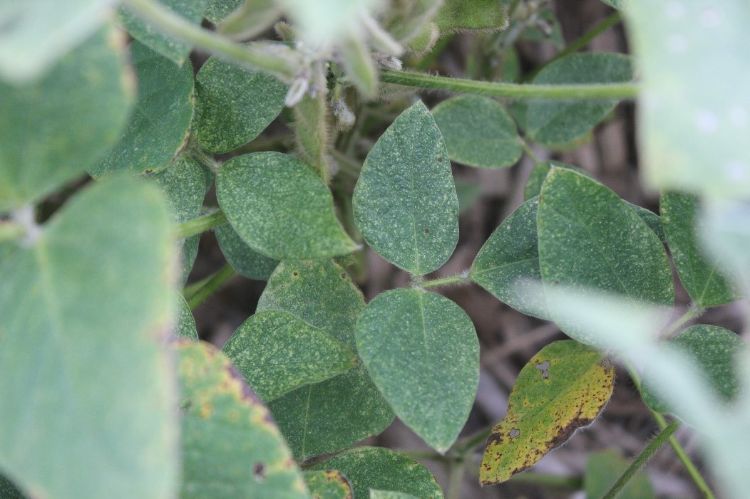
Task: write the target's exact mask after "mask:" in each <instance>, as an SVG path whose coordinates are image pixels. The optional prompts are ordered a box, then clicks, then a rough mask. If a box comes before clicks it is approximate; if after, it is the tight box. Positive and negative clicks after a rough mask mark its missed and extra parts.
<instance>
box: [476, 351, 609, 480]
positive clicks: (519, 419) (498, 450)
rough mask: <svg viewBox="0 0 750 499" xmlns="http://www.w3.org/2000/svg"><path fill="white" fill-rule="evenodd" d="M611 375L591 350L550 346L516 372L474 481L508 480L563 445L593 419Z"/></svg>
mask: <svg viewBox="0 0 750 499" xmlns="http://www.w3.org/2000/svg"><path fill="white" fill-rule="evenodd" d="M614 382H615V370H614V367H613V366H612V364H611V363H610V362H609V361H607V360H606V359H604V358H603V357H602V356H601V355H600V354H599V353H598V352H597V351H596V350H593V349H591V348H589V347H586V346H584V345H582V344H580V343H578V342H576V341H573V340H563V341H555V342H553V343H550V344H549V345H547V346H546V347H544V348H543V349H542V350H540V351H539V353H537V354H536V355H534V356H533V357H532V358H531V360H530V361H529V362H528V363H527V364H526V365H525V366H524V367H523V369H521V372H520V373H519V375H518V378H516V384H515V385H514V386H513V391H512V392H511V394H510V398H509V400H508V412H507V413H506V416H505V418H504V419H503V420H502V421H500V422H499V423H498V424H497V425H495V427H494V428H492V433H491V434H490V436H489V438H488V439H487V448H486V449H485V451H484V457H483V459H482V465H481V467H480V469H479V480H480V482H481V483H482V484H483V485H489V484H497V483H501V482H504V481H506V480H508V479H509V478H510V477H511V476H513V475H514V474H516V473H519V472H521V471H523V470H525V469H527V468H529V467H531V466H533V465H534V464H536V463H537V462H539V460H540V459H541V458H542V457H543V456H544V455H545V454H547V453H548V452H549V451H551V450H552V449H554V448H555V447H558V446H560V445H562V444H563V443H565V442H566V441H567V440H568V439H569V438H570V437H571V435H573V432H575V431H576V430H577V429H578V428H581V427H583V426H587V425H588V424H589V423H591V422H592V421H593V420H594V419H596V417H597V416H598V415H599V413H600V412H601V410H602V409H603V408H604V406H605V405H606V404H607V402H608V401H609V398H610V396H611V395H612V390H613V388H614Z"/></svg>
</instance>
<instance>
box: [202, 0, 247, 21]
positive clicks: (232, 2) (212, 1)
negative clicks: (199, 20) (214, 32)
mask: <svg viewBox="0 0 750 499" xmlns="http://www.w3.org/2000/svg"><path fill="white" fill-rule="evenodd" d="M243 1H244V0H208V6H207V7H206V14H205V15H206V19H208V20H209V21H211V22H212V23H214V24H218V23H219V21H222V20H223V19H224V18H226V17H227V16H228V15H229V14H231V13H232V11H234V10H235V9H237V8H239V6H240V5H242V3H243Z"/></svg>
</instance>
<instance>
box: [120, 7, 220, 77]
mask: <svg viewBox="0 0 750 499" xmlns="http://www.w3.org/2000/svg"><path fill="white" fill-rule="evenodd" d="M158 1H159V3H161V4H162V5H163V6H164V7H166V8H168V9H169V10H171V11H172V12H174V13H175V14H177V15H179V16H180V17H181V18H183V19H185V20H187V21H190V22H191V23H193V24H195V25H200V23H201V20H202V19H203V13H204V12H205V11H206V8H207V7H208V3H209V0H158ZM120 15H121V18H122V22H123V24H124V25H125V28H126V29H127V30H128V33H130V34H131V35H132V36H133V38H135V39H136V40H138V41H139V42H141V43H143V44H144V45H146V46H148V47H149V48H151V49H152V50H154V51H156V52H158V53H159V54H161V55H163V56H164V57H166V58H168V59H170V60H171V61H173V62H174V63H175V64H177V65H179V66H181V65H182V64H183V63H184V62H185V60H186V59H187V56H188V54H190V49H191V47H190V45H188V44H187V43H185V42H183V41H178V40H175V39H174V38H173V37H171V36H169V35H165V34H163V33H162V32H161V31H159V30H158V29H157V28H154V27H153V26H152V25H150V24H149V23H147V22H145V21H142V20H141V19H140V18H139V17H138V16H136V15H135V14H131V13H130V12H129V11H128V10H127V9H123V10H122V12H121V14H120Z"/></svg>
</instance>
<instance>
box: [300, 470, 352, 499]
mask: <svg viewBox="0 0 750 499" xmlns="http://www.w3.org/2000/svg"><path fill="white" fill-rule="evenodd" d="M305 483H306V484H307V489H308V490H309V491H310V495H311V496H312V499H352V498H353V497H354V491H353V490H352V486H351V484H350V483H349V480H347V479H346V477H345V476H344V475H343V473H341V472H340V471H337V470H325V471H306V472H305Z"/></svg>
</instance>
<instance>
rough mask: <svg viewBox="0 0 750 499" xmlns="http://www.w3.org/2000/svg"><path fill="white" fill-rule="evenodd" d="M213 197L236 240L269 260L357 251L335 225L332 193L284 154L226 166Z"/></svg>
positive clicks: (240, 159) (248, 157)
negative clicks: (236, 237)
mask: <svg viewBox="0 0 750 499" xmlns="http://www.w3.org/2000/svg"><path fill="white" fill-rule="evenodd" d="M216 195H217V198H218V200H219V205H220V206H221V208H222V209H223V210H224V213H225V214H226V216H227V219H228V220H229V223H230V224H232V228H234V230H235V231H236V232H237V234H239V236H240V237H241V238H242V239H243V240H244V241H245V242H246V243H247V244H248V245H249V246H250V247H251V248H253V249H254V250H255V251H258V252H259V253H262V254H264V255H266V256H268V257H270V258H275V259H277V260H285V259H303V258H326V257H332V256H338V255H345V254H347V253H351V252H352V251H354V250H355V249H356V245H355V244H354V242H353V241H352V240H351V239H350V238H349V236H348V235H347V234H346V232H344V229H343V228H342V227H341V224H340V223H339V221H338V220H337V219H336V214H335V212H334V209H333V197H332V196H331V191H329V190H328V187H327V186H326V185H325V183H323V181H322V180H321V179H320V177H318V176H317V175H316V174H315V172H313V171H312V170H311V169H310V168H309V167H308V166H306V165H305V164H304V163H302V162H301V161H299V160H298V159H296V158H294V157H293V156H290V155H288V154H281V153H276V152H260V153H254V154H246V155H243V156H238V157H236V158H233V159H231V160H229V161H227V162H226V163H225V164H224V165H223V166H222V168H221V170H220V171H219V174H218V176H217V178H216Z"/></svg>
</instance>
